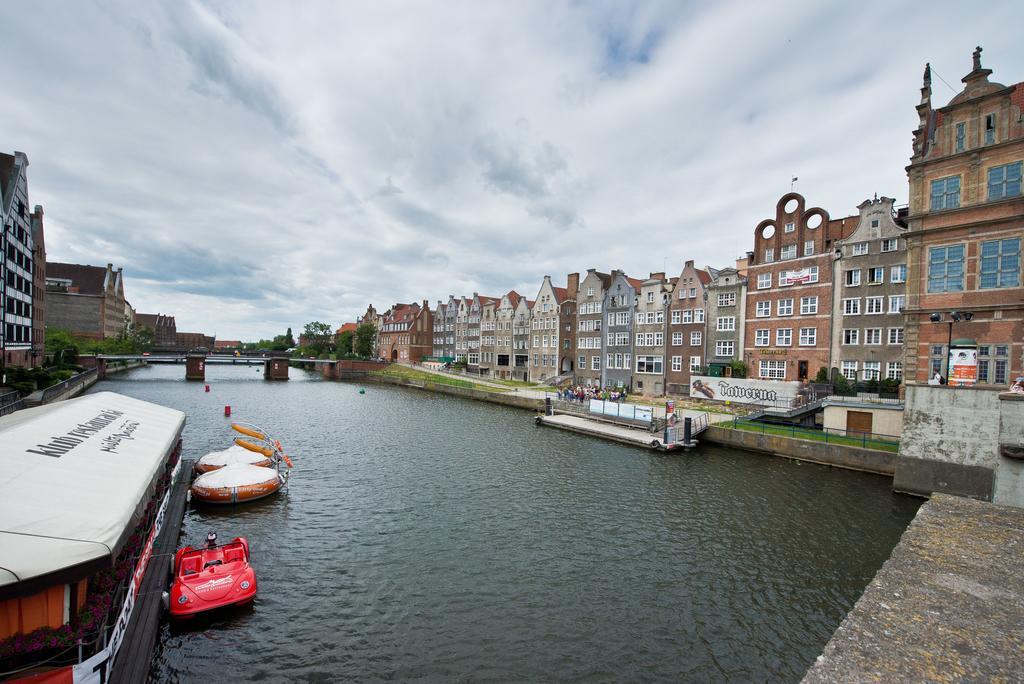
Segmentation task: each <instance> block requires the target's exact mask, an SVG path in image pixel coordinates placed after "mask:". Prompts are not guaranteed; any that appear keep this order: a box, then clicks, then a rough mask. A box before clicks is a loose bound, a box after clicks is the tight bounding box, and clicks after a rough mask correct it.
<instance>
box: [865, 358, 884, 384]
mask: <svg viewBox="0 0 1024 684" xmlns="http://www.w3.org/2000/svg"><path fill="white" fill-rule="evenodd" d="M881 370H882V362H881V361H865V362H864V368H863V369H862V370H861V374H860V376H861V378H863V379H864V380H878V379H879V375H880V374H881Z"/></svg>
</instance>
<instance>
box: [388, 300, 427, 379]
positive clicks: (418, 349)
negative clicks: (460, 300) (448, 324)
mask: <svg viewBox="0 0 1024 684" xmlns="http://www.w3.org/2000/svg"><path fill="white" fill-rule="evenodd" d="M433 334H434V321H433V317H432V315H431V312H430V302H428V301H427V300H426V299H424V300H423V304H422V306H421V305H419V304H416V303H413V304H395V305H394V306H393V307H391V310H390V311H388V312H387V313H385V314H384V316H383V317H382V319H381V323H380V327H379V328H377V351H378V354H379V356H380V357H381V358H383V359H385V360H387V361H395V362H399V363H420V362H421V361H422V360H423V357H425V356H430V352H431V350H432V346H431V340H432V338H433Z"/></svg>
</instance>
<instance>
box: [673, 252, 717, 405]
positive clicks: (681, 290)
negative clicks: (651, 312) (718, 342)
mask: <svg viewBox="0 0 1024 684" xmlns="http://www.w3.org/2000/svg"><path fill="white" fill-rule="evenodd" d="M710 284H711V274H709V273H708V272H707V271H706V270H704V269H700V268H697V267H695V266H694V265H693V261H687V262H686V264H685V265H684V266H683V270H682V272H681V273H680V274H679V278H678V279H677V280H676V287H675V291H674V292H673V293H672V297H671V303H670V306H669V313H668V314H667V315H668V327H667V331H666V343H667V344H668V363H667V366H666V369H665V374H666V382H667V390H666V391H667V392H669V393H670V394H680V395H685V396H689V393H690V389H689V387H690V375H691V374H693V373H694V372H695V371H699V370H700V368H701V367H702V366H704V365H705V356H706V354H705V348H706V347H705V345H706V343H707V309H708V285H710Z"/></svg>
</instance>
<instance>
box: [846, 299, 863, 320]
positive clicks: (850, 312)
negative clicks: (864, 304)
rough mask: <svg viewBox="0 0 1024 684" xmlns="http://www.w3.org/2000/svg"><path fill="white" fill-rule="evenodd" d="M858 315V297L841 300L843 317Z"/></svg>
mask: <svg viewBox="0 0 1024 684" xmlns="http://www.w3.org/2000/svg"><path fill="white" fill-rule="evenodd" d="M858 314H860V297H852V298H850V299H844V300H843V315H844V316H856V315H858Z"/></svg>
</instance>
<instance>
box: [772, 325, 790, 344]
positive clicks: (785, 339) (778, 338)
mask: <svg viewBox="0 0 1024 684" xmlns="http://www.w3.org/2000/svg"><path fill="white" fill-rule="evenodd" d="M775 346H777V347H792V346H793V329H792V328H779V329H777V330H776V331H775Z"/></svg>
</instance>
